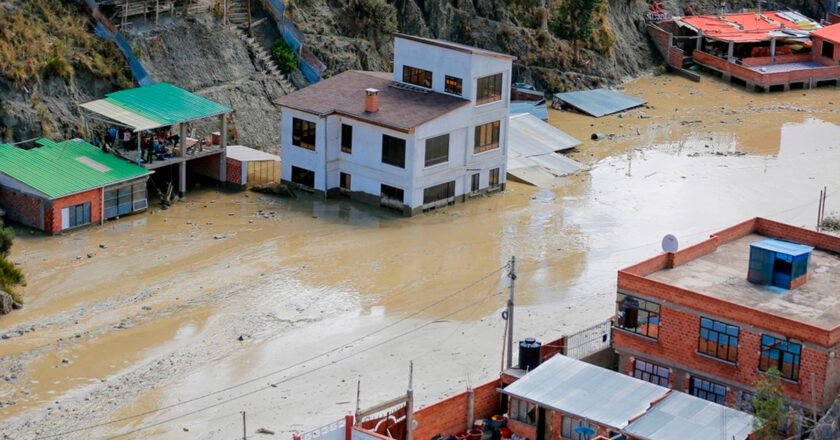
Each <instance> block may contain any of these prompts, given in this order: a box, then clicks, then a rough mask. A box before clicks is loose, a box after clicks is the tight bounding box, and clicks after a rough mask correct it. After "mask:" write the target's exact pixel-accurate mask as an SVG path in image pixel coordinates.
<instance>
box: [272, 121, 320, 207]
mask: <svg viewBox="0 0 840 440" xmlns="http://www.w3.org/2000/svg"><path fill="white" fill-rule="evenodd" d="M293 118H298V119H305V120H307V121H312V122H315V123H316V127H315V151H312V150H308V149H306V148H301V147H298V146H296V145H292V120H293ZM281 123H282V130H281V133H282V134H281V145H282V146H283V148H282V150H281V152H280V156H281V162H280V164H281V165H280V166H281V175H282V176H283V179H286V180H289V181H291V180H292V165H294V166H296V167H298V168H306V169H307V170H312V171H314V172H315V189H317V190H320V191H326V190H327V185H326V183H327V182H326V180H325V177H326V160H325V157H326V155H325V153H326V127H327V123H326V119H324V118H320V117H318V116H317V115H313V114H309V113H304V112H301V111H297V110H293V109H290V108H283V119H282V122H281Z"/></svg>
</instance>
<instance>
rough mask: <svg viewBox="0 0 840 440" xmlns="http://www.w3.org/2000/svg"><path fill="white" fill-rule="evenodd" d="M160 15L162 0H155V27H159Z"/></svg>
mask: <svg viewBox="0 0 840 440" xmlns="http://www.w3.org/2000/svg"><path fill="white" fill-rule="evenodd" d="M159 16H160V0H155V29H157V27H158V17H159Z"/></svg>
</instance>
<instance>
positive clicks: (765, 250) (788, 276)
mask: <svg viewBox="0 0 840 440" xmlns="http://www.w3.org/2000/svg"><path fill="white" fill-rule="evenodd" d="M813 250H814V248H813V247H811V246H806V245H804V244H799V243H792V242H789V241H783V240H777V239H774V238H771V239H767V240H761V241H756V242H754V243H752V244H750V267H749V272H748V274H747V280H749V281H750V282H751V283H754V284H760V285H765V286H774V287H781V288H783V289H795V288H797V287H799V286H801V285H802V284H804V283H805V281H807V279H808V261H809V259H810V258H811V251H813Z"/></svg>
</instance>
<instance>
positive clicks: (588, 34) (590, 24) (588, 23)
mask: <svg viewBox="0 0 840 440" xmlns="http://www.w3.org/2000/svg"><path fill="white" fill-rule="evenodd" d="M602 2H603V0H562V2H561V3H560V6H559V7H558V9H557V19H556V20H555V21H554V26H553V27H554V33H555V34H556V35H557V36H559V37H560V38H565V39H567V40H570V41H571V42H572V47H573V48H574V50H575V63H576V64H581V58H580V50H581V48H582V47H583V42H584V41H586V40H588V39H590V38H592V30H593V28H594V26H595V24H594V17H595V12H596V11H598V10H599V9H600V7H601V3H602Z"/></svg>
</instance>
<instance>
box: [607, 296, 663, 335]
mask: <svg viewBox="0 0 840 440" xmlns="http://www.w3.org/2000/svg"><path fill="white" fill-rule="evenodd" d="M615 309H616V310H615V316H616V320H615V324H616V326H617V327H619V328H622V329H624V330H627V331H631V332H633V333H637V334H640V335H643V336H647V337H649V338H653V339H659V304H657V303H655V302H652V301H647V300H645V299H642V298H637V297H635V296H631V295H625V294H623V293H619V294H618V297H617V298H616V302H615Z"/></svg>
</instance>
